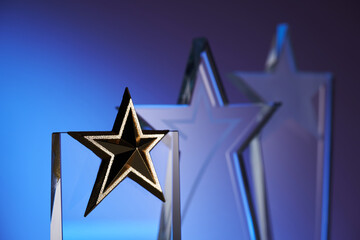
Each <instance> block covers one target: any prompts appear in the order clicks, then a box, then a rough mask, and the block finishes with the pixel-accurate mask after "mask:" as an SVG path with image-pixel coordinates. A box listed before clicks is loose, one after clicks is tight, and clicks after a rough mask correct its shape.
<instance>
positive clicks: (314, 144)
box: [232, 24, 332, 239]
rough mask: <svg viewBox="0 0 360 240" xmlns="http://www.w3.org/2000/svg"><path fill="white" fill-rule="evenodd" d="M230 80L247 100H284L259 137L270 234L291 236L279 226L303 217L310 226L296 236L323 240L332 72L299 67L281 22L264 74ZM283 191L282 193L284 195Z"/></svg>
mask: <svg viewBox="0 0 360 240" xmlns="http://www.w3.org/2000/svg"><path fill="white" fill-rule="evenodd" d="M232 80H233V83H234V85H235V86H237V87H238V89H239V90H240V92H241V93H242V94H244V95H245V96H247V97H248V98H249V100H250V101H251V102H266V101H280V102H281V103H282V107H281V108H280V109H279V111H278V112H277V114H276V115H275V116H274V118H273V119H272V120H271V121H270V122H269V124H268V125H267V128H266V129H264V131H263V133H262V139H261V149H262V150H263V152H264V162H265V165H266V171H267V177H268V179H267V180H268V181H267V184H268V189H269V190H270V191H269V202H270V203H271V206H270V208H271V209H272V212H273V213H274V214H273V215H272V218H273V221H272V222H273V224H272V227H273V233H274V236H275V237H274V238H279V239H282V238H284V239H288V238H292V237H293V235H294V233H295V231H294V232H291V233H290V232H286V231H284V230H283V229H288V228H289V227H291V226H292V225H293V226H298V225H299V224H301V223H303V219H304V218H305V219H309V220H310V221H311V222H310V221H309V222H308V227H304V228H301V229H300V228H299V229H297V230H296V231H297V232H296V235H297V237H298V238H299V239H308V238H313V237H314V236H315V238H316V239H327V238H328V237H327V235H328V214H329V213H328V209H329V187H330V185H329V184H330V160H331V159H330V156H331V154H330V151H331V150H330V149H331V147H330V145H331V114H332V113H331V112H332V110H331V108H332V103H331V102H332V75H331V74H330V73H311V72H300V71H298V70H297V68H296V65H295V60H294V56H293V52H292V49H291V42H290V35H289V28H288V26H287V24H280V25H279V26H278V28H277V33H276V36H275V39H274V41H273V46H272V48H271V50H270V53H269V55H268V59H267V62H266V72H260V73H259V72H257V73H256V72H255V73H249V72H240V71H239V72H235V73H234V74H233V75H232ZM305 175H306V180H305V177H304V176H305ZM310 179H311V180H310ZM285 180H286V184H285ZM282 192H286V193H287V194H286V196H283V195H282V194H281V193H282ZM292 196H298V197H292ZM309 196H311V197H309ZM315 199H316V200H315ZM284 209H288V210H284ZM299 209H301V210H299ZM314 209H316V210H314ZM304 216H305V217H304ZM274 219H276V220H274ZM289 219H292V221H289ZM287 224H289V225H287ZM314 229H315V230H314ZM286 234H288V235H286Z"/></svg>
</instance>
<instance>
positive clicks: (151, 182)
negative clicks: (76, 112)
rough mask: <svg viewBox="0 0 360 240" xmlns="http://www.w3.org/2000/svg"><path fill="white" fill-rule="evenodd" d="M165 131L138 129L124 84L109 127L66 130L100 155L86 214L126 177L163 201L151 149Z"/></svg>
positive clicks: (131, 103) (137, 122)
mask: <svg viewBox="0 0 360 240" xmlns="http://www.w3.org/2000/svg"><path fill="white" fill-rule="evenodd" d="M167 132H168V131H167V130H164V131H155V130H151V131H150V130H142V129H141V127H140V123H139V120H138V118H137V115H136V112H135V108H134V104H133V102H132V99H131V96H130V93H129V90H128V89H127V88H126V89H125V92H124V96H123V99H122V102H121V105H120V108H119V111H118V114H117V116H116V119H115V123H114V126H113V129H112V131H110V132H69V134H70V136H72V137H73V138H75V139H76V140H78V141H79V142H80V143H82V144H83V145H85V146H86V147H88V148H89V149H90V150H91V151H93V152H94V153H95V154H96V155H97V156H98V157H100V158H101V159H102V161H101V164H100V168H99V171H98V174H97V177H96V181H95V184H94V187H93V190H92V193H91V196H90V199H89V202H88V205H87V207H86V211H85V215H84V216H85V217H86V216H87V215H88V214H89V213H90V212H91V211H92V210H93V209H94V208H95V207H96V206H97V205H98V204H99V203H100V202H101V201H102V200H103V199H104V198H105V197H106V196H107V195H108V194H109V193H110V192H111V191H112V190H113V189H114V188H115V187H116V186H117V185H118V184H119V183H120V182H122V181H123V180H124V179H125V178H126V177H129V178H131V179H132V180H134V181H135V182H137V183H138V184H140V185H141V186H143V187H144V188H145V189H147V190H148V191H149V192H151V193H152V194H154V195H155V196H156V197H158V198H159V199H160V200H162V201H165V198H164V195H163V192H162V189H161V186H160V183H159V180H158V177H157V175H156V172H155V168H154V165H153V163H152V160H151V157H150V150H151V149H152V148H154V147H155V145H156V144H157V143H158V142H159V141H160V140H161V139H162V138H163V137H164V136H165V134H166V133H167Z"/></svg>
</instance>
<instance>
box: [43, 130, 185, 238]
mask: <svg viewBox="0 0 360 240" xmlns="http://www.w3.org/2000/svg"><path fill="white" fill-rule="evenodd" d="M178 138H179V137H178V132H174V131H170V132H169V133H168V134H166V136H165V137H164V138H163V139H162V140H161V142H160V143H159V144H158V145H157V146H156V147H155V148H154V149H153V150H152V151H151V158H152V160H153V164H154V167H155V170H156V173H157V175H158V178H159V181H160V185H161V188H162V190H163V193H164V196H165V200H166V201H165V202H162V201H161V200H159V199H158V198H156V197H155V196H154V195H152V194H151V193H150V192H148V191H147V190H146V189H144V188H143V187H141V186H140V185H139V184H137V183H136V182H134V181H132V180H131V179H130V178H125V179H124V180H123V181H122V182H121V183H120V184H119V185H118V186H117V187H116V188H115V189H114V190H113V191H112V192H111V193H110V194H109V195H108V196H106V197H105V198H104V200H103V201H102V202H101V203H100V204H99V205H98V206H97V207H96V208H95V209H94V210H93V211H92V212H91V213H90V214H89V215H88V216H87V217H84V213H85V209H86V206H87V203H88V201H89V197H90V194H91V191H92V188H93V185H94V182H95V179H96V175H97V172H98V169H99V166H100V162H101V159H99V158H98V157H97V156H96V155H95V154H93V153H92V152H91V151H90V150H89V149H88V148H86V147H84V146H83V145H82V144H81V143H79V142H78V141H76V140H75V139H73V138H72V137H71V136H70V135H68V133H53V134H52V158H51V168H52V169H51V172H52V174H51V217H50V222H51V223H50V239H51V240H61V239H64V240H71V239H74V240H75V239H76V240H81V239H86V240H95V239H96V240H97V239H101V240H110V239H134V240H135V239H159V240H163V239H164V240H165V239H181V217H180V185H179V146H178V144H179V142H178Z"/></svg>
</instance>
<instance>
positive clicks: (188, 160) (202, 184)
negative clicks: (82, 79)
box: [137, 39, 277, 239]
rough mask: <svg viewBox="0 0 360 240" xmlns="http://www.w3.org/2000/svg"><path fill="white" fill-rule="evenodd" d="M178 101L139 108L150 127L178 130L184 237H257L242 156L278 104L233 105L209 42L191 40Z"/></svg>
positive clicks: (140, 113) (141, 115)
mask: <svg viewBox="0 0 360 240" xmlns="http://www.w3.org/2000/svg"><path fill="white" fill-rule="evenodd" d="M178 103H179V104H176V105H155V106H149V105H147V106H146V105H144V106H137V110H138V113H139V116H140V117H141V118H142V119H143V120H144V121H145V122H146V123H147V124H148V125H149V126H151V127H154V128H164V127H165V128H170V129H177V130H178V131H179V134H180V186H181V205H182V236H183V237H184V238H186V239H187V238H189V239H231V238H233V237H234V236H236V237H237V238H241V239H242V238H243V239H254V238H255V235H258V231H257V229H256V226H255V225H256V223H255V220H254V215H253V213H252V212H253V210H252V206H251V205H252V203H251V201H250V199H249V198H248V193H247V191H248V189H247V186H246V184H245V183H244V181H245V178H246V176H244V173H245V172H244V169H241V166H240V164H239V158H238V153H241V152H242V150H244V149H245V148H246V146H247V144H248V143H249V141H250V140H251V139H252V138H253V137H254V136H255V135H256V134H257V133H258V132H259V131H260V129H261V128H262V126H263V125H264V124H265V123H266V121H267V120H268V119H269V118H270V116H271V115H272V114H273V112H274V111H275V109H276V108H277V104H264V103H259V104H244V105H242V104H229V103H228V101H227V98H226V95H225V91H224V90H223V87H222V85H221V81H220V78H219V75H218V73H217V70H216V67H215V64H214V61H213V58H212V54H211V51H210V48H209V45H208V43H207V41H206V40H205V39H196V40H195V41H194V42H193V49H192V52H191V54H190V58H189V61H188V65H187V68H186V72H185V77H184V82H183V86H182V90H181V93H180V97H179V100H178ZM236 209H237V210H236Z"/></svg>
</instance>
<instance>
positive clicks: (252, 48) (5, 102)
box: [0, 0, 360, 239]
mask: <svg viewBox="0 0 360 240" xmlns="http://www.w3.org/2000/svg"><path fill="white" fill-rule="evenodd" d="M354 2H355V1H354ZM282 22H287V23H288V24H289V26H290V31H291V39H292V45H293V50H294V54H295V59H296V62H297V67H298V69H299V70H300V71H320V72H321V71H325V72H327V71H330V72H333V73H334V75H335V78H336V79H335V92H334V122H333V123H334V131H333V156H334V158H333V170H332V177H333V178H332V186H331V190H332V194H331V196H332V199H331V221H330V228H331V230H330V236H331V238H332V239H358V238H360V228H359V227H358V221H359V217H358V216H359V215H360V205H359V202H360V188H359V184H358V182H359V180H360V174H359V170H360V164H359V163H358V159H359V156H360V147H359V146H358V143H359V141H358V136H360V128H359V127H358V126H357V124H358V123H359V122H360V117H359V116H360V114H359V104H358V102H359V96H360V95H359V93H358V91H359V89H360V81H359V77H358V71H359V56H360V47H359V43H360V31H359V22H360V15H359V14H358V7H357V6H356V4H355V3H351V2H345V1H341V2H340V1H338V2H331V1H327V2H326V3H323V4H320V3H313V2H312V1H308V0H306V1H301V2H299V3H298V4H295V3H291V4H290V3H289V2H288V1H283V2H282V1H271V2H267V3H262V4H260V3H252V4H249V3H246V2H244V1H237V2H235V1H232V2H229V3H225V2H221V3H220V1H219V2H217V3H210V2H208V1H203V2H201V1H191V2H188V3H184V2H181V3H165V2H136V3H135V2H133V3H130V1H129V2H126V3H125V2H121V3H115V2H112V1H106V2H101V3H100V2H98V3H95V2H89V1H84V2H78V1H77V2H73V1H61V2H60V1H59V2H56V3H55V2H45V1H44V2H35V1H32V2H29V3H24V2H23V3H20V2H16V1H15V2H14V1H8V2H7V1H2V2H1V3H0V110H1V124H0V131H1V139H0V144H1V152H0V158H1V162H0V169H1V174H0V189H1V190H2V193H1V198H0V238H1V239H34V238H37V239H48V236H49V212H50V211H49V210H50V139H51V136H50V134H51V132H53V131H70V130H79V131H80V130H110V129H111V127H112V124H113V120H114V119H115V115H116V111H115V110H114V106H115V105H118V104H119V103H120V101H121V97H122V93H123V89H124V88H125V86H128V87H129V89H130V91H131V94H132V97H133V99H134V102H135V104H172V103H176V100H177V96H178V94H179V92H180V86H181V81H182V76H183V73H184V70H185V64H186V60H187V57H188V54H189V51H190V47H191V41H192V38H194V37H198V36H205V37H207V38H208V39H209V41H210V45H211V47H212V50H213V54H214V57H215V60H216V63H217V66H218V68H219V71H220V74H221V75H222V77H223V82H224V85H225V90H226V92H227V93H228V97H229V99H230V101H236V100H237V99H238V97H237V96H236V92H235V91H233V90H232V89H234V88H233V87H232V85H231V83H230V81H228V80H227V79H226V76H227V74H228V73H230V72H232V71H235V70H238V71H239V70H241V71H261V70H263V69H264V63H265V60H266V57H267V53H268V51H269V49H270V46H271V41H272V38H273V35H274V34H275V29H276V25H277V24H279V23H282ZM84 119H86V121H84Z"/></svg>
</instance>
